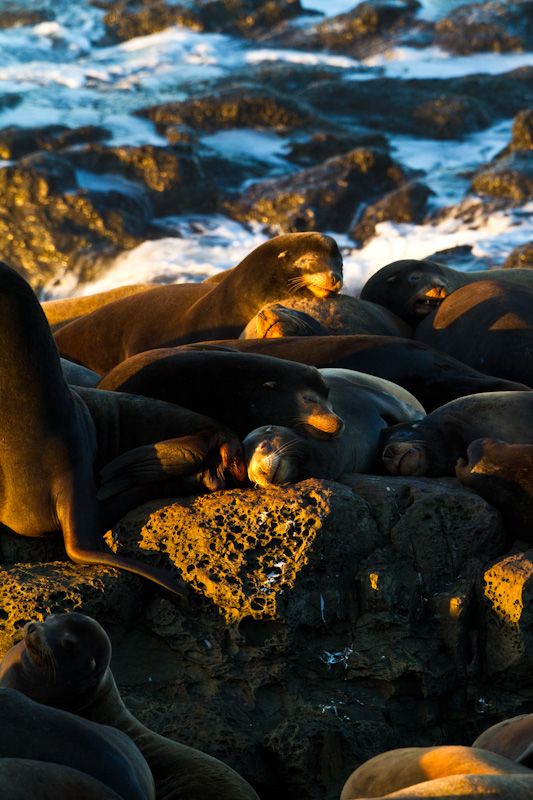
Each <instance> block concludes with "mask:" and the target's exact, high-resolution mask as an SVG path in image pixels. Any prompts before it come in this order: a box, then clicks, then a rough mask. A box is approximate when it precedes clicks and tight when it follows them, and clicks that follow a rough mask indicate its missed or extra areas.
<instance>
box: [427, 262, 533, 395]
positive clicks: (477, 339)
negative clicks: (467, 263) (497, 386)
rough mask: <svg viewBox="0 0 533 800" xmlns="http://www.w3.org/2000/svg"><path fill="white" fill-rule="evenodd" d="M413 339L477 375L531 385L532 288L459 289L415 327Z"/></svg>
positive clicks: (487, 284) (480, 284) (498, 283)
mask: <svg viewBox="0 0 533 800" xmlns="http://www.w3.org/2000/svg"><path fill="white" fill-rule="evenodd" d="M506 271H507V270H506ZM522 271H523V270H520V272H522ZM415 339H418V341H420V342H424V344H429V345H431V346H432V347H436V348H437V349H439V350H441V351H442V352H444V353H447V354H448V355H450V356H453V357H454V358H458V359H460V360H461V361H464V363H465V364H468V366H470V367H473V368H474V369H477V370H479V371H480V372H485V373H487V374H488V375H497V376H498V377H500V378H506V379H508V380H511V381H521V382H522V383H525V384H527V385H528V386H533V355H532V353H533V286H532V287H529V286H520V285H519V284H518V283H510V282H508V281H502V280H484V281H476V282H475V283H470V284H467V285H466V286H462V287H461V288H460V289H456V290H455V291H454V292H452V293H451V294H449V295H448V297H446V298H445V299H444V300H443V301H442V303H441V304H440V306H439V307H438V308H437V309H435V310H434V311H433V312H432V313H431V314H428V316H427V317H425V319H423V320H422V322H420V324H419V325H418V327H417V328H416V331H415Z"/></svg>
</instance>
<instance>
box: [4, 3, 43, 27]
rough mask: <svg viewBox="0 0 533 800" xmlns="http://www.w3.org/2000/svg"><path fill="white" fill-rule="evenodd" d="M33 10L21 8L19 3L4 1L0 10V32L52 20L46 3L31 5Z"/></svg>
mask: <svg viewBox="0 0 533 800" xmlns="http://www.w3.org/2000/svg"><path fill="white" fill-rule="evenodd" d="M32 5H33V8H21V4H20V3H19V2H11V0H6V2H3V3H2V7H1V8H0V30H6V29H7V28H14V27H18V26H20V25H38V23H39V22H46V21H47V20H50V19H53V14H52V13H51V12H50V9H49V8H47V4H46V3H44V2H43V3H41V7H40V8H39V7H38V5H39V4H38V3H33V4H32Z"/></svg>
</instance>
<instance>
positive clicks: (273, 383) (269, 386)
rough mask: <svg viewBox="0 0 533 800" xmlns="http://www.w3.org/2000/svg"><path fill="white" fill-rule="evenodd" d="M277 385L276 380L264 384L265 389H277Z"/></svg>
mask: <svg viewBox="0 0 533 800" xmlns="http://www.w3.org/2000/svg"><path fill="white" fill-rule="evenodd" d="M276 386H277V383H276V381H267V382H266V383H264V384H263V389H275V388H276Z"/></svg>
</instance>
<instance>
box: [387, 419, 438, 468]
mask: <svg viewBox="0 0 533 800" xmlns="http://www.w3.org/2000/svg"><path fill="white" fill-rule="evenodd" d="M402 425H403V423H400V424H399V425H397V426H396V425H393V426H392V428H389V429H387V430H386V431H385V433H386V435H387V437H388V438H387V442H386V444H385V446H384V448H383V450H382V453H381V460H382V462H383V465H384V466H385V468H386V470H387V472H390V473H391V475H404V476H407V475H408V476H411V477H421V476H422V475H425V474H426V473H427V470H428V456H427V443H426V441H425V440H424V439H423V438H422V437H421V435H420V434H419V432H417V430H416V428H417V426H416V423H415V424H413V425H411V424H409V425H410V427H409V428H408V429H405V430H401V426H402ZM394 428H399V429H400V430H397V431H395V432H393V433H392V435H389V433H390V431H391V430H393V429H394Z"/></svg>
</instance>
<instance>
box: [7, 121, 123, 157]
mask: <svg viewBox="0 0 533 800" xmlns="http://www.w3.org/2000/svg"><path fill="white" fill-rule="evenodd" d="M109 136H111V133H110V132H109V131H106V130H105V128H100V127H98V126H96V125H87V126H85V127H83V128H76V129H74V130H72V129H71V128H68V127H67V126H66V125H44V126H43V127H42V128H22V127H20V126H19V125H10V126H9V127H7V128H2V129H0V158H2V159H6V160H14V159H18V158H21V157H22V156H26V155H28V154H29V153H34V152H36V151H37V150H62V149H64V148H68V147H72V146H73V145H78V144H83V143H85V142H95V141H100V140H102V139H106V138H108V137H109Z"/></svg>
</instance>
